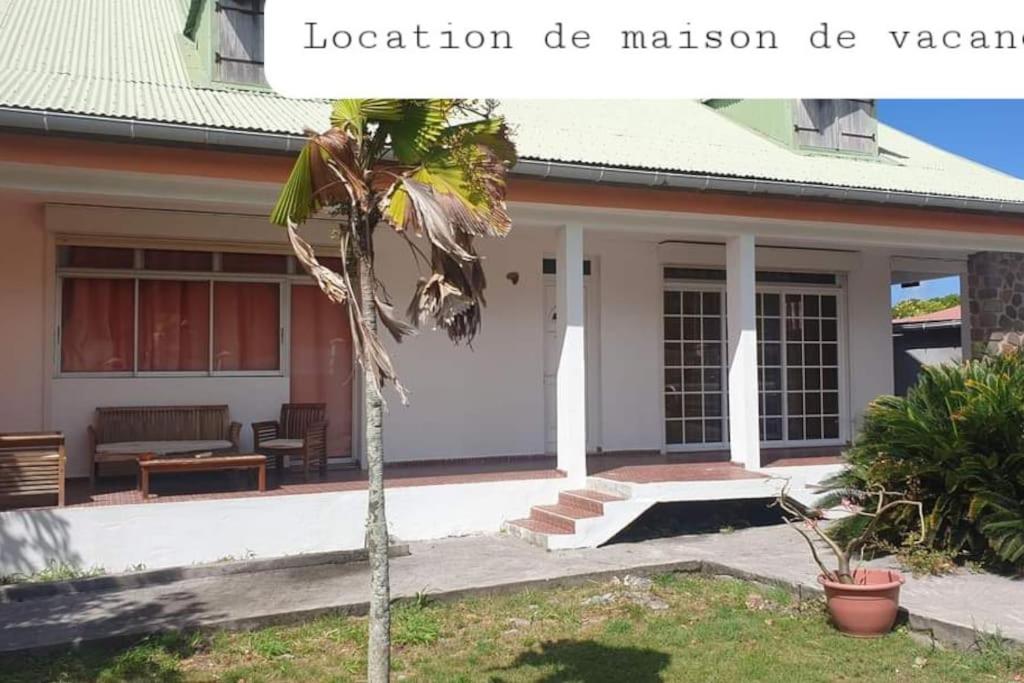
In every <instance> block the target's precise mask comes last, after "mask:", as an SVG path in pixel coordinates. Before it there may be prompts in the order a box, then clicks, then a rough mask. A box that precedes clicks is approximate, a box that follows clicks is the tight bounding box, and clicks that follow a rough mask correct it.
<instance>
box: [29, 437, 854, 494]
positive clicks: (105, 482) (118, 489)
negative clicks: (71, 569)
mask: <svg viewBox="0 0 1024 683" xmlns="http://www.w3.org/2000/svg"><path fill="white" fill-rule="evenodd" d="M764 453H765V454H766V457H765V459H766V461H768V460H769V459H771V464H770V465H769V466H770V467H792V466H800V465H828V464H835V463H837V462H839V458H838V457H837V453H838V449H835V448H825V449H822V448H818V449H776V450H772V451H767V450H766V451H764ZM555 465H556V461H555V458H554V457H553V456H544V455H527V456H509V457H493V458H472V459H466V460H462V461H457V460H439V461H436V462H418V463H394V464H391V465H388V466H387V467H386V468H385V480H386V485H387V486H390V487H404V486H437V485H443V484H465V483H475V482H488V481H515V480H524V479H551V478H557V477H561V476H563V475H562V473H561V472H559V471H558V470H557V469H556V468H555ZM588 469H589V474H590V475H591V476H593V475H599V476H601V477H604V478H607V479H613V480H616V481H624V482H634V483H655V482H670V481H680V482H685V481H718V480H736V479H758V478H762V477H763V476H764V475H763V474H758V473H756V472H750V471H747V470H745V469H743V468H742V467H740V466H738V465H734V464H732V463H730V462H729V454H728V452H727V451H702V452H698V453H670V454H661V453H657V452H606V453H600V454H592V455H590V456H588ZM365 488H366V473H365V472H362V471H360V470H358V469H339V470H329V471H328V473H327V475H326V476H325V477H320V476H319V475H318V474H315V475H313V476H312V477H311V480H310V481H309V482H306V481H303V479H302V476H301V475H300V474H299V473H297V472H286V473H285V475H284V478H283V479H281V478H280V477H278V476H277V475H276V474H274V473H270V472H268V490H267V491H266V492H265V493H260V492H259V491H257V490H256V486H255V475H254V474H252V473H246V472H204V473H182V474H167V475H163V476H157V477H154V478H153V480H152V485H151V492H152V494H153V495H152V496H151V497H150V498H148V499H143V498H142V494H141V493H140V492H139V491H138V488H137V484H136V480H135V478H134V477H130V476H122V477H104V478H101V479H100V480H99V481H98V482H97V484H96V490H95V491H92V490H90V488H89V482H88V481H87V480H85V479H70V480H68V483H67V504H68V505H69V506H101V505H128V504H137V503H138V504H144V503H145V504H148V503H162V502H174V501H185V500H216V499H225V498H245V497H249V496H281V495H297V494H303V493H329V492H336V491H360V490H364V489H365ZM41 505H42V506H46V507H49V503H48V502H41Z"/></svg>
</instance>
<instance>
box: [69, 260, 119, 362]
mask: <svg viewBox="0 0 1024 683" xmlns="http://www.w3.org/2000/svg"><path fill="white" fill-rule="evenodd" d="M134 298H135V282H134V280H115V279H93V278H65V279H64V284H63V297H62V299H61V348H60V358H61V361H60V366H61V370H62V371H63V372H125V371H131V370H132V367H133V365H134V357H133V347H134V344H133V341H132V327H133V320H134V317H135V300H134Z"/></svg>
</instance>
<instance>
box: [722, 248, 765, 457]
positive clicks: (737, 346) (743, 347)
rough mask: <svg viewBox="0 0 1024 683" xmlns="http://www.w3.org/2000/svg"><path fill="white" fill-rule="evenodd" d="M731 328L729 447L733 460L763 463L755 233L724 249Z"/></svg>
mask: <svg viewBox="0 0 1024 683" xmlns="http://www.w3.org/2000/svg"><path fill="white" fill-rule="evenodd" d="M725 254H726V255H725V267H726V298H727V306H726V313H727V315H728V318H727V325H728V328H729V451H730V459H731V460H732V462H734V463H738V464H741V465H744V466H745V467H748V468H756V467H760V466H761V437H760V430H759V416H758V395H757V310H756V299H755V291H754V288H755V282H756V270H755V265H754V236H753V235H740V236H739V237H734V238H731V239H730V240H729V242H728V244H727V245H726V250H725Z"/></svg>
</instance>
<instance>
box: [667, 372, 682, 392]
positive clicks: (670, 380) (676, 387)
mask: <svg viewBox="0 0 1024 683" xmlns="http://www.w3.org/2000/svg"><path fill="white" fill-rule="evenodd" d="M682 383H683V373H682V372H681V371H680V370H666V371H665V391H673V392H674V391H682V390H683V388H682V386H681V385H682Z"/></svg>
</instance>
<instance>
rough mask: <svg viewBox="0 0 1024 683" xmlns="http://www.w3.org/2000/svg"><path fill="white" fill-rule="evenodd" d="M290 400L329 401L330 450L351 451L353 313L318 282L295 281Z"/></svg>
mask: <svg viewBox="0 0 1024 683" xmlns="http://www.w3.org/2000/svg"><path fill="white" fill-rule="evenodd" d="M291 318H292V321H291V322H292V332H291V334H292V337H291V400H292V402H293V403H326V404H327V419H328V426H327V453H328V454H329V455H330V456H332V457H334V456H347V455H351V453H352V381H353V370H352V335H351V334H350V330H349V322H348V314H347V312H346V311H345V309H344V308H343V307H342V306H339V305H338V304H334V303H331V301H330V300H329V299H328V298H327V297H326V296H324V294H323V292H321V291H320V290H319V288H317V287H311V286H293V287H292V316H291Z"/></svg>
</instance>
